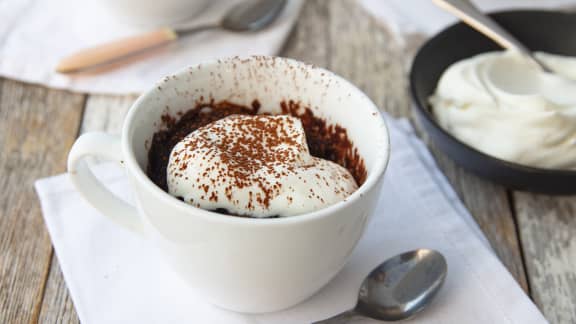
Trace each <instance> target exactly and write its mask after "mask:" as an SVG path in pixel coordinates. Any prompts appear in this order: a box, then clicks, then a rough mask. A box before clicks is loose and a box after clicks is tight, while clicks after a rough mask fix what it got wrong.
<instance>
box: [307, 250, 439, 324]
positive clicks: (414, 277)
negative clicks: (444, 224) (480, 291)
mask: <svg viewBox="0 0 576 324" xmlns="http://www.w3.org/2000/svg"><path fill="white" fill-rule="evenodd" d="M447 272H448V265H447V264H446V259H445V258H444V256H442V254H440V253H439V252H437V251H434V250H429V249H418V250H414V251H409V252H405V253H402V254H399V255H397V256H394V257H392V258H390V259H388V260H386V261H384V262H383V263H382V264H380V265H379V266H377V267H376V268H375V269H374V270H372V272H370V274H369V275H368V276H367V277H366V279H364V281H363V282H362V285H361V286H360V292H359V294H358V303H357V304H356V307H354V309H353V310H350V311H347V312H344V313H342V314H338V315H336V316H335V317H331V318H329V319H327V320H324V321H321V322H317V323H338V322H342V321H345V320H346V319H349V318H351V317H355V316H365V317H370V318H373V319H377V320H382V321H399V320H404V319H407V318H410V317H412V316H414V315H416V314H417V313H419V312H420V311H422V310H423V309H424V308H426V306H428V305H429V304H430V303H431V301H432V300H433V299H434V297H435V296H436V294H437V293H438V291H439V290H440V288H441V287H442V284H443V283H444V280H445V279H446V274H447Z"/></svg>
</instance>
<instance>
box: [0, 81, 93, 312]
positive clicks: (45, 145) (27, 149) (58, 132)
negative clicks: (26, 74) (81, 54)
mask: <svg viewBox="0 0 576 324" xmlns="http://www.w3.org/2000/svg"><path fill="white" fill-rule="evenodd" d="M83 106H84V96H83V95H79V94H71V93H69V92H65V91H57V90H48V89H46V88H43V87H39V86H33V85H25V84H22V83H20V82H16V81H8V80H0V147H2V154H1V155H0V174H1V175H2V176H1V177H0V188H3V190H2V191H1V192H0V229H1V230H0V323H28V322H35V321H36V318H37V317H38V314H39V310H40V305H41V302H42V297H43V292H44V285H45V281H46V276H47V274H48V270H49V266H50V258H51V257H52V247H51V244H50V239H49V237H48V233H47V231H46V227H45V225H44V222H43V220H42V215H41V213H40V206H39V203H38V199H37V197H36V194H35V193H34V188H33V183H34V180H36V179H38V178H40V177H45V176H49V175H52V174H55V173H60V172H63V171H64V170H65V161H66V155H67V153H68V150H69V148H70V146H71V145H72V142H73V141H74V138H75V137H76V133H77V131H78V127H79V123H80V118H81V114H82V108H83Z"/></svg>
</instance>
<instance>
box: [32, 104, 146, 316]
mask: <svg viewBox="0 0 576 324" xmlns="http://www.w3.org/2000/svg"><path fill="white" fill-rule="evenodd" d="M134 100H135V97H133V96H122V97H120V96H96V95H93V96H90V97H88V99H87V101H86V109H85V111H84V117H83V120H82V125H81V127H80V132H81V133H85V132H90V131H105V132H109V133H120V130H121V129H122V122H123V120H124V116H125V115H126V112H128V109H129V108H130V106H131V105H132V102H133V101H134ZM39 322H40V323H79V319H78V315H77V314H76V311H75V309H74V306H73V304H72V300H71V299H70V296H69V294H68V289H67V288H66V283H65V282H64V278H63V277H62V272H61V271H60V267H59V265H58V260H57V258H56V256H53V257H52V267H51V269H50V274H49V275H48V279H47V284H46V291H45V294H44V303H43V304H42V308H41V310H40V317H39Z"/></svg>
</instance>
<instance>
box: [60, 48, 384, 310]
mask: <svg viewBox="0 0 576 324" xmlns="http://www.w3.org/2000/svg"><path fill="white" fill-rule="evenodd" d="M208 98H211V99H214V100H215V101H220V100H228V101H230V102H234V103H238V104H242V105H247V106H249V105H250V103H251V102H252V101H253V100H254V99H258V100H259V101H260V103H261V108H260V111H261V112H268V113H273V114H277V113H280V102H281V101H283V100H295V101H297V102H301V103H303V104H304V105H306V106H308V107H310V109H311V110H312V111H313V113H314V114H315V116H317V117H320V118H323V119H325V120H326V121H327V122H328V123H330V124H338V125H340V126H342V127H344V128H345V129H346V130H347V133H348V136H349V138H350V140H351V141H352V143H353V145H354V146H355V147H356V148H357V150H358V152H359V154H360V156H361V157H362V159H363V160H364V163H365V166H366V171H367V176H366V181H365V182H364V183H363V184H362V185H361V186H360V187H359V189H358V190H357V191H355V192H354V193H353V194H352V195H350V196H349V197H348V198H346V199H345V200H344V201H341V202H338V203H336V204H333V205H331V206H328V207H326V208H323V209H320V210H317V211H314V212H311V213H307V214H303V215H298V216H292V217H285V218H272V219H258V218H245V217H235V216H228V215H222V214H218V213H215V212H211V211H207V210H203V209H200V208H196V207H193V206H191V205H188V204H186V203H184V202H182V201H180V200H178V199H176V198H174V197H172V196H170V195H169V194H168V193H166V192H164V191H163V190H162V189H160V188H159V187H157V186H156V185H155V184H154V183H153V182H152V181H151V180H150V179H149V178H148V177H147V176H146V171H145V170H146V166H147V156H148V146H149V144H150V143H151V139H152V136H153V135H154V133H155V132H157V131H158V129H159V128H160V127H161V126H160V125H161V123H160V120H161V116H162V115H164V114H166V113H168V114H170V115H172V116H177V114H178V113H179V112H185V111H187V110H189V109H190V108H191V107H192V106H194V103H195V102H197V101H203V100H204V101H205V100H207V99H208ZM87 156H97V157H101V158H105V159H109V160H113V161H117V162H118V163H120V164H121V165H123V166H124V168H125V170H126V173H127V175H128V177H129V180H130V184H131V187H132V189H133V190H134V191H135V193H136V195H135V196H136V206H131V205H129V204H127V203H125V202H124V201H122V200H119V199H118V198H117V197H115V196H114V195H113V194H111V193H110V192H108V191H107V190H106V189H105V188H104V187H103V186H102V185H101V184H100V183H99V182H98V180H97V179H96V178H95V177H94V176H93V174H92V173H91V172H90V170H89V168H88V166H87V164H86V163H85V161H84V160H83V158H84V157H87ZM388 157H389V138H388V131H387V128H386V125H385V123H384V121H383V119H382V116H381V114H380V112H379V111H378V108H377V107H376V106H375V105H374V103H372V101H371V100H370V99H369V98H368V97H367V96H366V95H365V94H364V93H362V92H361V91H360V90H359V89H357V88H356V87H354V86H353V85H352V84H350V83H349V82H347V81H346V80H344V79H342V78H340V77H339V76H337V75H335V74H333V73H331V72H329V71H327V70H324V69H321V68H317V67H313V66H311V65H308V64H305V63H301V62H297V61H294V60H291V59H285V58H278V57H263V56H254V57H248V58H238V57H236V58H230V59H223V60H218V61H214V62H210V63H206V64H201V65H198V66H193V67H190V68H188V69H186V70H184V71H181V72H180V73H177V74H175V75H172V76H168V77H166V78H164V79H163V80H162V81H161V82H159V83H158V84H157V85H156V86H154V87H153V88H152V89H150V90H149V91H148V92H146V93H144V94H143V95H142V96H141V97H140V98H138V100H136V102H135V103H134V105H133V106H132V108H131V109H130V111H129V112H128V115H127V117H126V119H125V121H124V125H123V129H122V136H121V137H116V136H112V135H107V134H105V133H88V134H85V135H82V136H81V137H80V138H78V140H77V141H76V143H74V146H73V147H72V150H71V151H70V155H69V157H68V172H69V173H70V178H71V180H72V182H73V183H74V185H75V186H76V188H77V189H78V190H79V191H80V192H81V193H82V195H83V196H84V197H85V198H86V199H87V200H88V201H89V202H90V203H91V204H92V205H94V207H96V208H97V209H99V210H100V211H101V212H102V214H104V215H106V216H108V217H110V219H112V220H113V221H115V222H116V223H118V224H120V225H122V226H124V227H126V228H128V229H130V230H132V231H134V232H136V233H140V234H142V235H144V236H146V237H147V238H148V239H150V240H153V241H155V243H156V245H157V246H158V247H159V248H160V251H161V253H162V255H164V256H166V258H167V260H168V261H169V263H171V264H172V265H173V266H174V268H175V269H176V271H177V272H178V273H179V274H180V275H181V276H182V277H183V278H184V279H185V280H186V281H187V282H188V283H189V284H190V285H191V287H193V288H194V289H195V290H196V291H198V292H199V293H201V294H202V295H203V296H205V297H206V299H207V300H208V301H210V302H212V303H214V304H216V305H217V306H220V307H222V308H226V309H229V310H234V311H239V312H250V313H260V312H270V311H276V310H280V309H284V308H288V307H290V306H293V305H295V304H297V303H300V302H301V301H303V300H305V299H306V298H308V297H310V296H311V295H313V294H314V293H315V292H317V291H318V290H319V289H320V288H322V287H323V286H324V285H325V284H326V283H328V282H329V281H330V280H331V279H332V278H333V277H334V276H335V275H336V274H337V273H338V271H340V270H341V269H342V267H343V266H344V264H345V263H346V261H347V259H348V257H349V255H350V254H351V252H352V250H353V249H354V247H355V246H356V243H357V242H358V240H359V239H360V237H361V236H362V233H363V232H364V229H365V227H366V224H367V221H368V219H369V217H370V215H371V213H372V212H373V210H374V207H375V205H376V203H377V200H378V195H379V191H380V187H381V185H382V178H383V175H384V171H385V169H386V165H387V163H388ZM151 279H152V278H151ZM154 279H156V278H154Z"/></svg>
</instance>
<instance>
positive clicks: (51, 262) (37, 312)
mask: <svg viewBox="0 0 576 324" xmlns="http://www.w3.org/2000/svg"><path fill="white" fill-rule="evenodd" d="M0 95H1V93H0ZM87 103H88V95H86V94H85V95H84V96H83V98H82V108H81V112H80V121H79V123H78V127H77V128H76V138H78V136H80V131H81V129H82V121H83V120H84V114H85V112H86V104H87ZM50 244H51V245H50V256H49V258H48V266H47V267H46V271H45V272H44V276H43V284H42V290H41V295H42V298H41V299H40V302H39V303H37V304H36V305H35V307H34V312H33V314H32V320H33V322H34V323H38V321H39V319H40V312H41V311H42V305H44V299H45V298H46V286H47V285H48V278H49V276H50V271H51V270H52V267H53V266H54V262H58V261H57V259H56V258H55V257H54V246H53V245H52V242H50Z"/></svg>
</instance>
